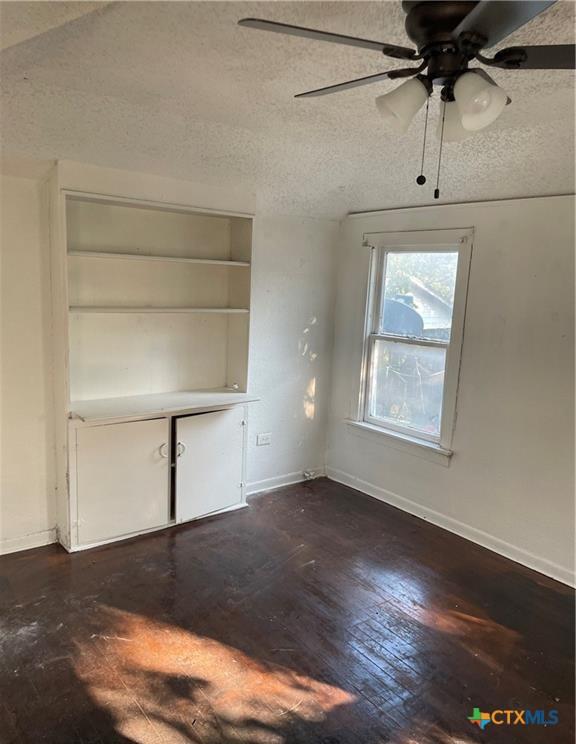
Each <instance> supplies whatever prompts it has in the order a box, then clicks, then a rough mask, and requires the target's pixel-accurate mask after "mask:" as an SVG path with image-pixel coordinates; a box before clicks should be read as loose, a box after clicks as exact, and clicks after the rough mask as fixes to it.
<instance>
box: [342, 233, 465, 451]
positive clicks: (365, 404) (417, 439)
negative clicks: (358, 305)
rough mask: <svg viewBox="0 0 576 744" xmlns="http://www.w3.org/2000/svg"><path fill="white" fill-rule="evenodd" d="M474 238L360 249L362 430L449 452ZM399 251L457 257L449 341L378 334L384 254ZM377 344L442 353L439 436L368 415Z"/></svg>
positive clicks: (398, 238)
mask: <svg viewBox="0 0 576 744" xmlns="http://www.w3.org/2000/svg"><path fill="white" fill-rule="evenodd" d="M473 235H474V231H473V229H472V228H462V229H454V230H418V231H410V232H378V233H365V234H364V236H363V238H364V240H363V245H364V246H365V247H368V248H369V249H370V252H371V255H370V261H369V277H368V292H367V298H366V312H365V324H364V340H363V350H362V370H361V380H360V394H359V400H358V415H357V419H356V420H357V422H358V423H359V424H360V425H365V426H366V427H367V428H368V427H369V428H370V429H372V430H377V432H378V433H381V434H387V435H389V436H392V437H394V438H397V439H402V440H404V441H412V442H414V443H415V444H422V445H425V446H429V447H432V448H437V449H439V450H441V451H450V447H451V445H452V437H453V432H454V424H455V419H456V404H457V394H458V382H459V375H460V363H461V356H462V342H463V335H464V321H465V315H466V300H467V293H468V279H469V273H470V262H471V257H472V242H473ZM400 252H405V253H410V252H411V253H416V252H419V253H428V252H430V253H432V252H438V253H446V252H451V253H454V252H457V253H458V267H457V271H456V283H455V288H454V306H453V311H452V326H451V333H450V340H449V341H443V340H441V339H420V338H418V337H415V336H401V335H395V334H392V333H383V332H381V331H380V320H381V315H382V307H383V300H384V280H385V271H386V259H387V255H388V254H389V253H400ZM378 340H383V341H387V342H391V343H401V344H407V345H416V346H427V347H432V348H444V349H446V361H445V372H444V387H443V395H442V408H441V418H440V433H439V434H438V435H433V434H428V433H427V432H422V431H420V430H418V429H415V428H413V427H410V426H402V425H401V424H394V423H393V422H390V421H383V420H382V419H380V418H376V417H373V416H371V415H370V411H369V402H370V391H369V385H370V370H371V364H372V357H373V353H374V352H373V349H374V347H375V344H376V342H377V341H378Z"/></svg>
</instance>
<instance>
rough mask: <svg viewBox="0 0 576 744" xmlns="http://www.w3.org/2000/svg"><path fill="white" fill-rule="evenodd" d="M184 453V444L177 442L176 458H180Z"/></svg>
mask: <svg viewBox="0 0 576 744" xmlns="http://www.w3.org/2000/svg"><path fill="white" fill-rule="evenodd" d="M185 452H186V445H185V444H184V442H178V444H177V445H176V457H182V455H183V454H184V453H185Z"/></svg>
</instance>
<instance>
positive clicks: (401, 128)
mask: <svg viewBox="0 0 576 744" xmlns="http://www.w3.org/2000/svg"><path fill="white" fill-rule="evenodd" d="M428 95H429V93H428V88H427V87H426V85H425V84H424V83H423V82H422V81H421V80H419V79H418V78H412V79H411V80H407V81H406V82H405V83H402V85H399V86H398V87H397V88H395V89H394V90H393V91H390V93H385V94H384V95H383V96H378V98H377V99H376V108H377V109H378V111H379V112H380V115H381V116H382V118H383V119H384V121H385V122H386V124H387V125H388V126H389V127H390V128H391V129H392V130H393V131H395V132H398V134H404V132H407V131H408V127H409V126H410V123H411V122H412V119H413V118H414V117H415V116H416V114H417V112H418V111H419V110H420V109H421V108H422V106H423V105H424V104H425V103H426V101H427V99H428Z"/></svg>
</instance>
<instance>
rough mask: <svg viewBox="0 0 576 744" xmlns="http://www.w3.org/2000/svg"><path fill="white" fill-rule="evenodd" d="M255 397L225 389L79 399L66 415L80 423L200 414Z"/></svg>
mask: <svg viewBox="0 0 576 744" xmlns="http://www.w3.org/2000/svg"><path fill="white" fill-rule="evenodd" d="M257 400H259V398H257V397H256V396H255V395H250V394H249V393H239V392H235V391H233V390H229V389H219V390H191V391H183V392H175V393H156V394H153V395H132V396H127V397H125V398H101V399H99V400H79V401H73V402H72V403H71V404H70V414H69V418H70V419H72V420H77V421H80V422H85V423H88V422H93V421H107V420H119V419H121V420H124V419H126V420H135V419H144V418H150V417H152V416H163V415H167V414H180V413H182V414H185V413H200V412H203V411H210V410H218V409H221V408H228V407H230V406H235V405H240V404H243V403H251V402H254V401H257Z"/></svg>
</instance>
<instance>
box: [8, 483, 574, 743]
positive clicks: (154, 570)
mask: <svg viewBox="0 0 576 744" xmlns="http://www.w3.org/2000/svg"><path fill="white" fill-rule="evenodd" d="M0 597H1V609H0V653H1V656H0V741H2V743H3V744H8V743H12V742H14V743H15V742H26V743H28V742H31V743H34V744H38V742H62V744H68V743H70V742H83V743H84V744H91V743H92V742H99V743H100V744H111V743H113V742H139V743H140V742H146V743H147V742H154V743H156V742H169V743H172V742H204V743H205V744H212V743H215V742H232V743H234V742H249V743H250V744H260V743H262V744H264V743H266V744H268V743H272V742H274V743H278V744H280V743H281V742H317V743H318V744H320V743H323V744H345V743H346V744H348V743H350V744H351V743H352V742H354V743H355V744H371V743H372V742H391V743H394V744H429V743H430V744H448V743H451V744H469V743H470V742H478V741H480V742H496V743H497V742H518V743H519V744H522V743H523V742H528V743H532V742H533V743H534V744H536V743H537V744H545V743H546V744H547V743H548V742H550V743H552V742H554V744H557V743H559V742H562V743H565V744H572V742H573V740H574V732H573V718H574V709H573V705H572V700H573V695H574V687H573V669H574V667H573V661H574V648H573V627H574V609H573V608H574V597H573V593H572V592H571V591H570V590H569V589H567V588H566V587H564V586H563V585H561V584H558V583H556V582H554V581H552V580H550V579H547V578H545V577H544V576H541V575H540V574H537V573H534V572H532V571H530V570H528V569H525V568H523V567H521V566H519V565H518V564H515V563H513V562H511V561H508V560H506V559H504V558H501V557H499V556H497V555H495V554H494V553H490V552H489V551H487V550H484V549H482V548H480V547H478V546H476V545H473V544H472V543H469V542H467V541H465V540H462V539H460V538H458V537H456V536H454V535H451V534H450V533H448V532H445V531H443V530H440V529H438V528H436V527H433V526H431V525H428V524H426V523H425V522H423V521H420V520H418V519H415V518H414V517H410V516H409V515H407V514H404V513H402V512H400V511H397V510H395V509H393V508H391V507H388V506H386V505H384V504H381V503H379V502H377V501H374V500H372V499H370V498H368V497H366V496H363V495H361V494H359V493H357V492H355V491H352V490H351V489H348V488H345V487H343V486H340V485H337V484H335V483H332V482H330V481H327V480H320V481H315V482H314V483H311V484H305V485H299V486H293V487H290V488H286V489H283V490H281V491H276V492H274V493H271V494H267V495H264V496H260V497H258V498H255V499H253V500H252V504H251V508H250V509H245V510H242V511H240V512H235V513H232V514H229V515H226V516H223V517H216V518H212V519H209V520H204V521H203V522H197V523H195V524H192V525H187V526H185V527H180V528H176V529H172V530H167V531H164V532H162V533H156V534H155V535H151V536H147V537H143V538H138V539H136V540H132V541H129V542H125V543H123V544H116V545H112V546H108V547H105V548H98V549H96V550H92V551H88V552H85V553H80V554H76V555H67V554H66V553H65V552H64V551H63V550H62V549H60V548H58V547H56V546H50V547H47V548H40V549H37V550H32V551H27V552H25V553H20V554H14V555H11V556H5V557H3V558H1V559H0ZM474 707H478V708H480V709H481V710H484V711H490V710H493V709H544V710H545V711H548V710H549V709H556V710H558V711H559V716H560V722H559V724H558V725H557V726H550V727H543V726H538V725H532V726H521V725H517V726H505V725H502V726H496V725H495V724H489V725H488V727H487V728H486V729H485V731H483V732H482V731H480V729H479V728H478V727H477V726H475V725H473V724H472V723H470V721H468V716H470V715H471V714H472V709H473V708H474Z"/></svg>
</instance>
